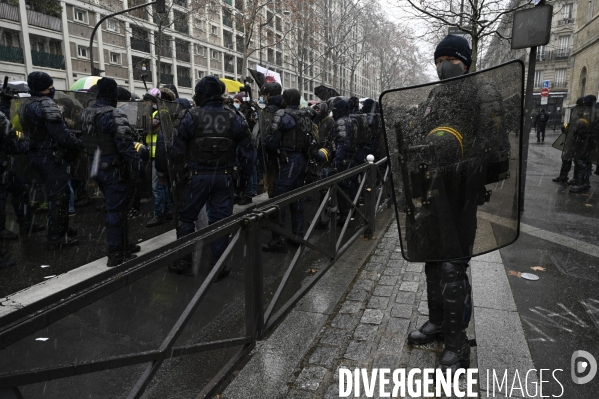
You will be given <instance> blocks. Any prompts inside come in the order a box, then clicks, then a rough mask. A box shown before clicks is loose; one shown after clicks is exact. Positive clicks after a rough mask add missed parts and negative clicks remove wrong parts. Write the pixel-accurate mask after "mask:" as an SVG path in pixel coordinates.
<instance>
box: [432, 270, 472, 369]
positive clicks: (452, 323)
mask: <svg viewBox="0 0 599 399" xmlns="http://www.w3.org/2000/svg"><path fill="white" fill-rule="evenodd" d="M441 286H442V289H441V290H442V295H443V307H444V312H443V315H444V317H443V330H444V341H445V346H444V348H443V352H441V357H440V359H439V368H440V369H441V371H443V373H444V374H445V372H446V370H451V373H452V374H453V373H455V372H456V371H457V370H458V369H461V368H465V369H467V368H468V367H470V344H469V343H468V338H467V337H466V333H465V331H464V327H465V325H464V306H465V302H466V299H467V297H468V292H467V289H466V268H465V265H464V264H463V263H460V262H442V263H441Z"/></svg>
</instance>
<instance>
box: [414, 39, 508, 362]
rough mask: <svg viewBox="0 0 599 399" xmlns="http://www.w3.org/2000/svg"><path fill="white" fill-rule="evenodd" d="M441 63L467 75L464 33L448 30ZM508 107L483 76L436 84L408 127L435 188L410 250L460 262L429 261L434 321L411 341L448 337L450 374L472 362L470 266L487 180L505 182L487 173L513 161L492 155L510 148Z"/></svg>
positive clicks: (429, 190)
mask: <svg viewBox="0 0 599 399" xmlns="http://www.w3.org/2000/svg"><path fill="white" fill-rule="evenodd" d="M434 60H435V63H436V65H437V73H438V76H439V79H441V80H444V79H449V78H453V77H458V76H461V75H463V74H465V73H467V72H468V69H469V67H470V64H471V62H472V58H471V51H470V46H469V44H468V42H467V41H466V40H465V39H464V38H462V37H459V36H453V35H448V36H446V37H445V38H444V39H443V40H442V41H441V42H440V43H439V44H438V46H437V48H436V50H435V53H434ZM500 104H501V96H500V95H499V93H498V92H497V90H496V89H495V88H494V87H492V86H490V85H488V84H481V83H480V82H479V81H478V80H477V79H475V78H471V79H467V80H466V79H463V80H459V81H453V82H448V83H447V84H446V85H440V86H438V87H437V88H435V89H433V91H432V92H431V93H430V94H429V95H428V99H427V100H426V101H425V102H424V104H420V105H419V106H418V109H417V110H416V111H415V115H414V118H415V119H416V120H415V121H413V123H406V125H405V126H411V128H412V131H410V132H409V134H407V136H408V137H409V139H410V140H413V143H414V144H413V145H414V146H416V147H414V148H417V144H419V143H420V144H424V145H423V146H422V147H426V148H430V149H428V150H426V149H423V150H422V151H423V152H421V153H419V154H420V156H419V157H414V158H413V159H414V160H413V164H412V165H411V166H410V168H411V170H413V171H419V170H425V171H428V170H430V173H429V174H426V173H425V172H414V173H416V174H417V176H420V177H419V179H420V180H418V181H421V182H423V184H424V182H427V183H426V184H428V185H426V188H424V187H423V188H421V191H422V194H421V196H422V201H424V202H423V204H425V205H423V206H422V207H421V208H420V209H418V210H416V209H415V208H414V206H413V204H412V203H410V205H409V208H410V210H409V211H408V213H409V217H408V219H409V223H408V224H407V232H406V242H407V245H408V251H412V252H411V253H412V254H416V256H415V257H414V258H418V257H419V254H420V253H421V252H425V251H426V255H424V256H423V257H424V258H427V259H455V260H448V261H440V262H426V263H425V274H426V287H427V299H428V308H429V320H428V321H427V322H426V323H425V324H424V325H422V326H421V327H420V328H419V329H418V330H415V331H412V332H411V333H410V334H409V336H408V340H409V342H411V343H413V344H424V343H428V342H431V341H433V340H434V339H436V338H441V339H443V340H444V348H443V352H442V353H441V356H440V360H439V363H440V368H441V369H442V370H443V371H445V370H447V369H449V370H452V371H453V372H455V371H456V370H457V369H460V368H468V367H469V365H470V345H469V342H468V339H467V337H466V328H467V327H468V324H469V322H470V318H471V314H472V300H471V288H470V283H469V281H468V276H467V274H466V270H467V267H468V263H469V261H470V256H471V255H472V253H473V252H472V251H473V247H474V239H475V237H476V227H477V219H476V213H477V207H478V205H482V204H483V203H484V202H486V201H488V200H489V196H490V192H488V191H486V189H485V186H484V185H485V184H487V183H490V182H491V181H495V182H496V181H498V180H497V179H495V177H492V178H491V181H488V177H489V176H491V175H490V174H489V175H487V174H486V173H484V172H480V171H484V170H487V168H488V170H489V171H501V170H503V169H502V168H503V167H505V165H506V164H505V163H506V162H507V165H509V159H508V160H507V161H505V160H502V159H503V157H499V156H495V155H492V156H491V155H487V154H489V153H488V149H489V148H492V149H494V150H496V151H497V153H496V154H499V153H502V154H505V153H506V151H509V148H510V145H509V142H507V137H508V136H507V133H506V132H505V131H504V128H503V127H502V126H503V124H502V118H503V111H502V110H501V105H500ZM431 154H432V155H431ZM410 162H412V161H410ZM418 173H419V174H418ZM414 179H416V178H414ZM500 179H501V178H500ZM414 181H416V180H414ZM431 184H434V186H430V185H431ZM411 189H412V188H411ZM416 189H418V186H416V185H415V184H414V187H413V190H416ZM415 214H416V215H415ZM414 215H415V216H414Z"/></svg>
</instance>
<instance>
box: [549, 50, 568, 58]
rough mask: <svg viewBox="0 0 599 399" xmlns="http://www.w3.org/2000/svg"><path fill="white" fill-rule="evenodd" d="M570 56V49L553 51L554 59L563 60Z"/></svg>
mask: <svg viewBox="0 0 599 399" xmlns="http://www.w3.org/2000/svg"><path fill="white" fill-rule="evenodd" d="M567 58H570V49H559V50H555V51H554V52H553V59H555V60H563V59H567Z"/></svg>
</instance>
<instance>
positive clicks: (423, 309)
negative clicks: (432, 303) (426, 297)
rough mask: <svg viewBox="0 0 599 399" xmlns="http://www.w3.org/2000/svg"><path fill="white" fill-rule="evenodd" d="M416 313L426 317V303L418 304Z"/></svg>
mask: <svg viewBox="0 0 599 399" xmlns="http://www.w3.org/2000/svg"><path fill="white" fill-rule="evenodd" d="M418 313H420V314H422V315H426V316H428V302H420V305H418Z"/></svg>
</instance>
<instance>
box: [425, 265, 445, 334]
mask: <svg viewBox="0 0 599 399" xmlns="http://www.w3.org/2000/svg"><path fill="white" fill-rule="evenodd" d="M424 273H425V275H426V297H427V302H428V315H429V320H430V321H431V323H433V324H435V325H437V326H439V325H441V324H442V323H443V294H442V292H441V275H440V273H439V264H438V263H437V262H427V263H425V264H424Z"/></svg>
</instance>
